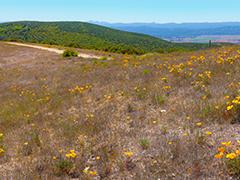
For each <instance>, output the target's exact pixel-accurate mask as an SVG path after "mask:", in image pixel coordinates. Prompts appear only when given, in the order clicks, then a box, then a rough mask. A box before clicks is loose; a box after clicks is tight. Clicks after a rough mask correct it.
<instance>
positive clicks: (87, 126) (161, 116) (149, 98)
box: [0, 43, 240, 179]
mask: <svg viewBox="0 0 240 180" xmlns="http://www.w3.org/2000/svg"><path fill="white" fill-rule="evenodd" d="M238 49H239V47H238V46H231V47H223V48H218V49H210V50H206V51H199V52H191V53H173V54H165V55H158V54H148V55H144V56H141V57H134V56H127V55H112V56H113V57H114V58H113V60H86V59H80V58H74V59H63V58H62V57H60V56H59V55H56V54H52V53H50V52H44V51H40V50H36V49H29V48H26V47H13V46H9V45H6V44H2V43H0V74H1V76H0V177H1V179H4V178H5V179H6V178H13V179H16V178H18V179H55V178H79V179H228V178H230V176H231V175H234V176H237V175H236V174H232V173H229V170H228V168H227V167H228V166H227V165H226V164H225V162H224V161H223V160H222V159H218V158H215V157H214V156H215V154H216V153H217V151H218V147H219V146H220V145H221V142H223V141H232V142H235V141H237V140H239V139H240V134H239V132H240V127H239V122H240V113H239V105H238V104H237V103H236V101H234V99H236V98H237V97H238V96H239V95H240V92H239V87H240V73H239V72H240V51H238ZM234 102H235V103H234ZM232 106H233V107H232ZM236 146H238V145H236ZM228 157H229V156H228Z"/></svg>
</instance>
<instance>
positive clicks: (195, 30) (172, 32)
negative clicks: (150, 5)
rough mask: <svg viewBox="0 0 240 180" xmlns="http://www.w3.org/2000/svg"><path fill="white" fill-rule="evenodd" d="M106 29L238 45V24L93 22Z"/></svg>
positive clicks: (239, 37) (172, 39)
mask: <svg viewBox="0 0 240 180" xmlns="http://www.w3.org/2000/svg"><path fill="white" fill-rule="evenodd" d="M93 23H95V24H99V25H104V26H107V27H111V28H115V29H119V30H123V31H129V32H136V33H143V34H147V35H151V36H155V37H158V38H162V39H165V40H169V41H172V42H194V43H206V42H208V41H209V40H212V41H213V42H228V43H238V44H239V43H240V36H239V35H240V23H239V22H226V23H182V24H176V23H167V24H157V23H126V24H124V23H106V22H93Z"/></svg>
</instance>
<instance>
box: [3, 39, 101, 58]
mask: <svg viewBox="0 0 240 180" xmlns="http://www.w3.org/2000/svg"><path fill="white" fill-rule="evenodd" d="M6 43H7V44H10V45H16V46H24V47H30V48H35V49H41V50H45V51H49V52H54V53H57V54H63V52H64V50H61V49H56V48H48V47H43V46H38V45H31V44H23V43H16V42H6ZM78 57H82V58H86V59H88V58H95V59H100V58H101V57H100V56H95V55H92V54H85V53H79V55H78Z"/></svg>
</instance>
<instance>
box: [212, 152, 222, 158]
mask: <svg viewBox="0 0 240 180" xmlns="http://www.w3.org/2000/svg"><path fill="white" fill-rule="evenodd" d="M223 155H224V154H223V153H222V152H220V153H218V154H216V155H215V156H214V157H215V158H217V159H221V158H222V157H223Z"/></svg>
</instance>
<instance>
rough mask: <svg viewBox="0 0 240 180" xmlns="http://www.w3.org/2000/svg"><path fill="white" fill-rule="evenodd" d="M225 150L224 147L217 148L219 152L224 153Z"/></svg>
mask: <svg viewBox="0 0 240 180" xmlns="http://www.w3.org/2000/svg"><path fill="white" fill-rule="evenodd" d="M225 150H226V149H225V148H224V147H219V148H218V151H219V152H221V153H224V152H225Z"/></svg>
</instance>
